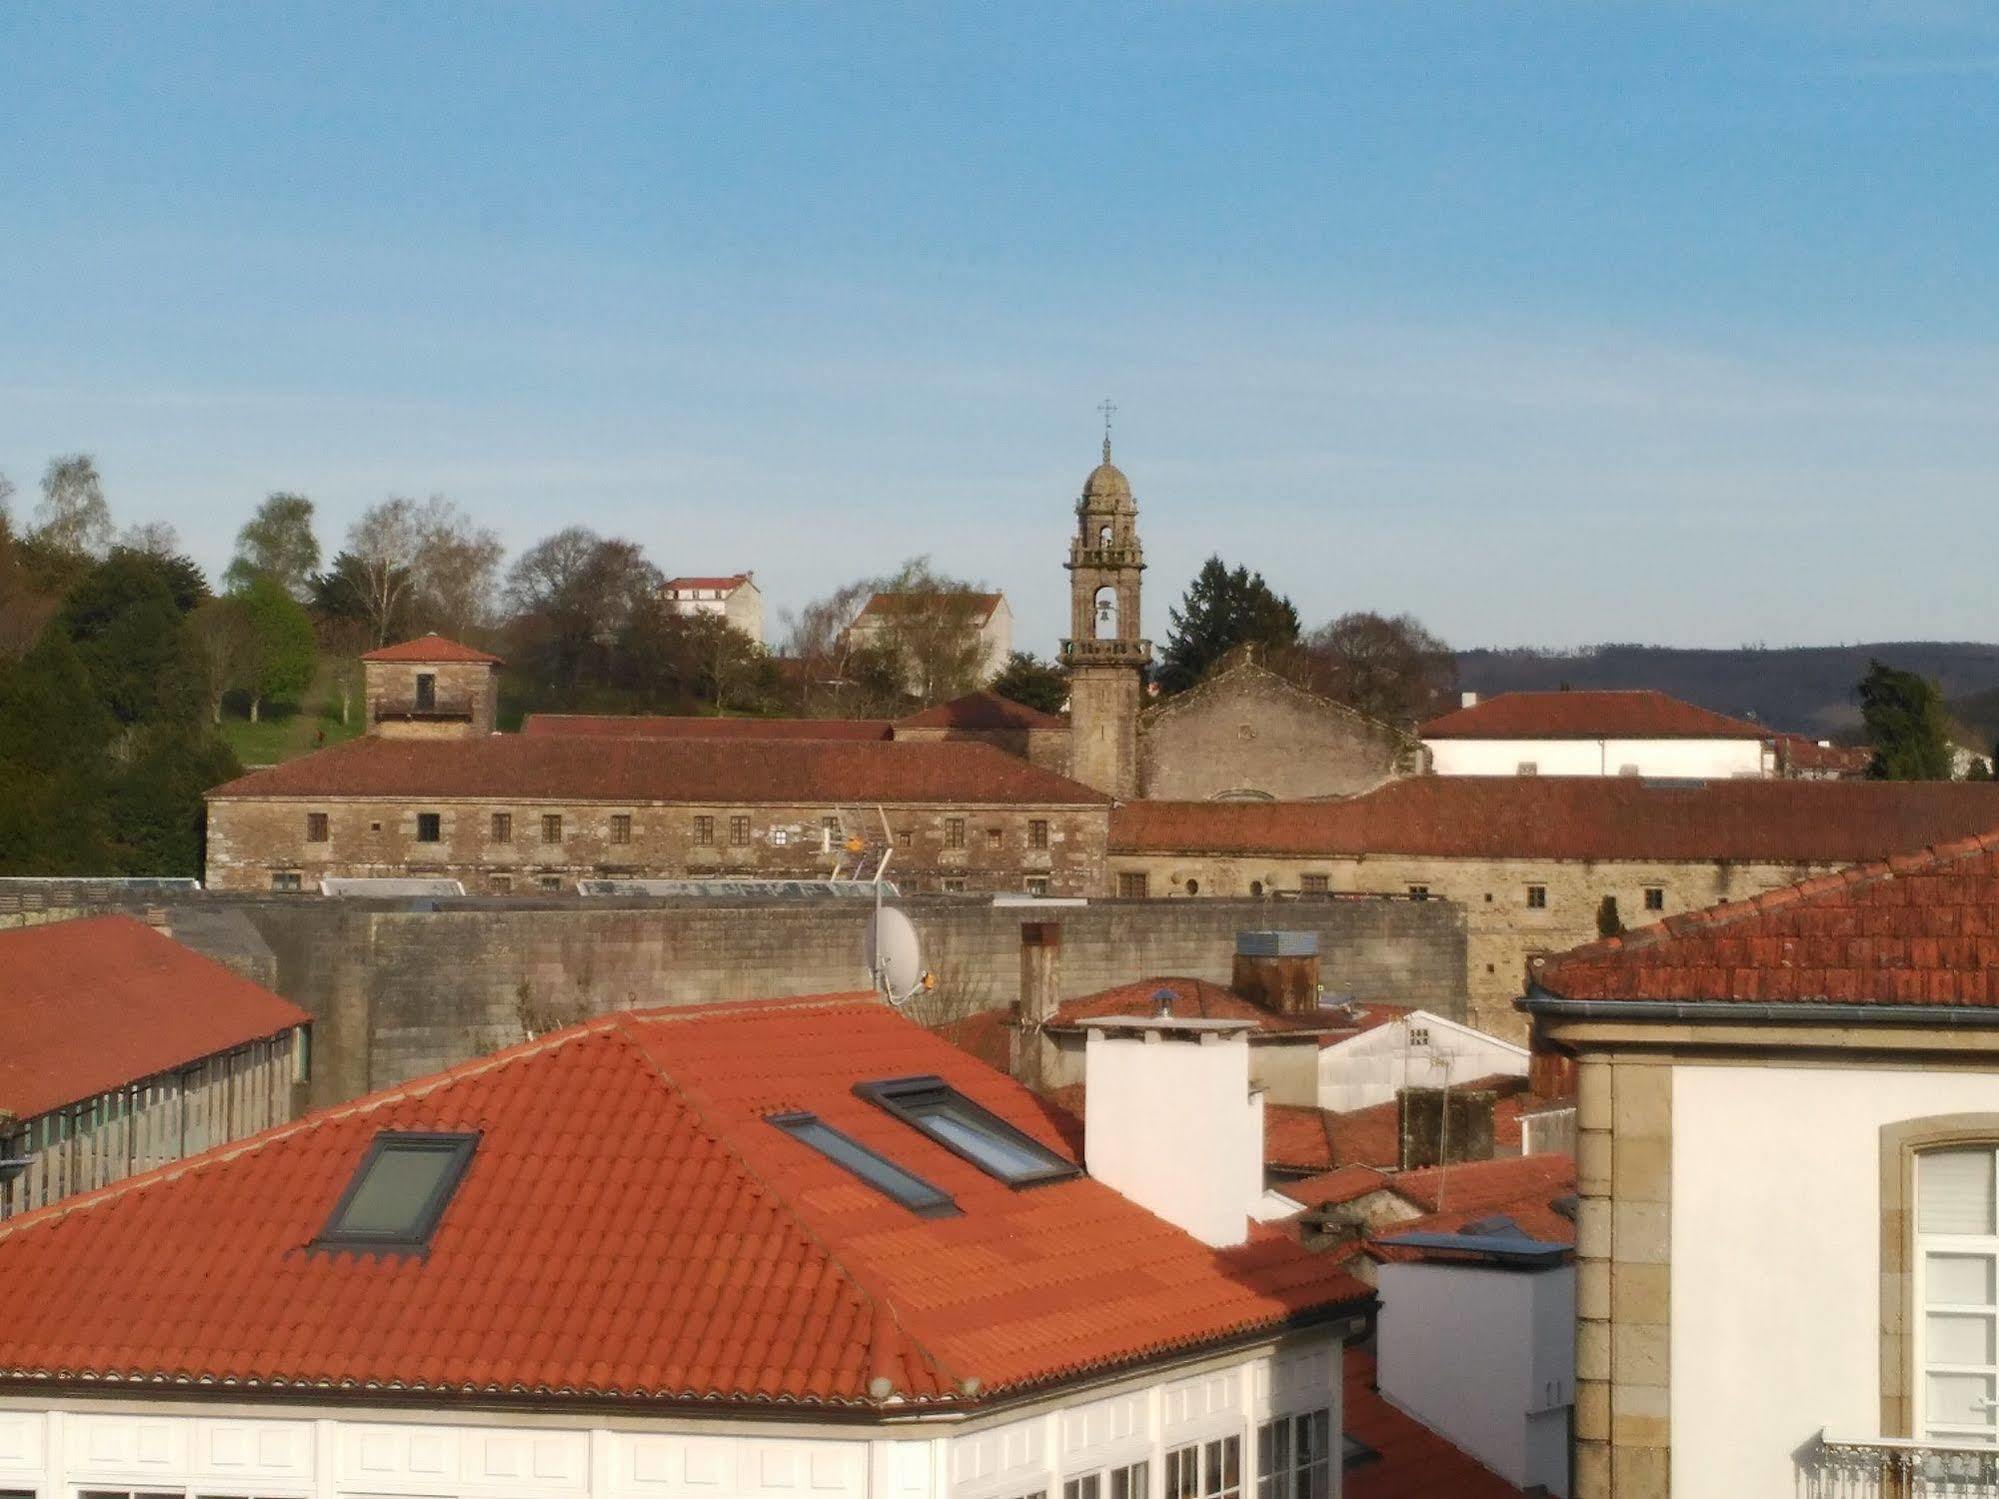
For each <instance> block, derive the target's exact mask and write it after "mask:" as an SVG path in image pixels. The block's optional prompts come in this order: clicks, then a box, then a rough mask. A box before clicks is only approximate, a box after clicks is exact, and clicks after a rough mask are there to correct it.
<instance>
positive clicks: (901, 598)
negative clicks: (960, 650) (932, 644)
mask: <svg viewBox="0 0 1999 1499" xmlns="http://www.w3.org/2000/svg"><path fill="white" fill-rule="evenodd" d="M1004 597H1005V595H1003V594H997V593H966V594H962V595H958V594H945V595H941V596H940V595H936V594H929V593H874V594H870V595H868V601H867V603H865V604H863V605H862V606H861V618H863V619H865V618H866V617H867V616H868V615H870V614H895V613H899V612H905V611H907V610H908V609H910V608H911V607H912V606H916V605H922V606H925V607H927V606H928V605H929V604H931V603H932V602H933V601H937V600H939V599H940V598H952V599H956V598H962V599H964V600H965V601H966V602H967V603H968V604H969V605H970V607H971V609H972V612H973V613H974V614H976V615H978V617H979V618H980V619H982V620H986V619H991V618H992V614H993V611H994V610H995V609H997V608H999V606H1000V601H1001V599H1002V598H1004Z"/></svg>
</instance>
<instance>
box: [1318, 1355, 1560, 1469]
mask: <svg viewBox="0 0 1999 1499" xmlns="http://www.w3.org/2000/svg"><path fill="white" fill-rule="evenodd" d="M1343 1396H1344V1398H1343V1400H1342V1402H1341V1407H1340V1412H1341V1424H1342V1426H1343V1427H1344V1429H1345V1431H1346V1434H1347V1435H1349V1436H1351V1437H1353V1438H1354V1439H1355V1440H1356V1441H1358V1442H1361V1443H1362V1444H1364V1445H1365V1446H1366V1447H1368V1448H1369V1449H1370V1450H1371V1451H1372V1452H1374V1453H1375V1454H1376V1456H1375V1457H1374V1458H1372V1459H1370V1460H1369V1461H1366V1462H1362V1463H1359V1464H1356V1465H1355V1466H1354V1467H1352V1468H1349V1469H1347V1470H1346V1472H1345V1473H1344V1474H1343V1475H1342V1476H1341V1482H1340V1493H1341V1494H1342V1496H1344V1499H1522V1495H1523V1492H1524V1491H1523V1490H1520V1489H1517V1488H1515V1487H1514V1486H1513V1485H1512V1484H1510V1483H1508V1482H1507V1481H1506V1480H1505V1479H1503V1478H1501V1477H1500V1476H1499V1475H1498V1474H1497V1473H1495V1472H1493V1471H1492V1470H1491V1469H1490V1468H1488V1467H1485V1466H1484V1465H1483V1464H1481V1463H1480V1462H1478V1460H1477V1459H1475V1458H1473V1457H1472V1456H1471V1454H1469V1453H1467V1452H1465V1451H1464V1450H1462V1449H1461V1448H1458V1447H1454V1446H1452V1445H1451V1444H1450V1442H1448V1441H1446V1440H1445V1439H1444V1438H1443V1437H1441V1436H1439V1435H1437V1433H1436V1432H1434V1431H1432V1430H1430V1428H1429V1427H1427V1426H1425V1425H1424V1424H1423V1423H1422V1422H1420V1421H1418V1420H1417V1419H1416V1418H1415V1417H1414V1416H1410V1415H1406V1414H1405V1413H1403V1412H1402V1411H1400V1410H1398V1409H1396V1408H1395V1407H1394V1406H1392V1405H1390V1404H1389V1403H1388V1401H1387V1399H1386V1398H1385V1397H1384V1396H1383V1395H1382V1393H1381V1391H1380V1390H1379V1389H1378V1388H1376V1386H1375V1359H1374V1354H1373V1353H1372V1352H1370V1351H1369V1350H1367V1349H1365V1348H1349V1349H1348V1350H1347V1353H1346V1384H1345V1388H1344V1390H1343ZM1537 1492H1538V1491H1537Z"/></svg>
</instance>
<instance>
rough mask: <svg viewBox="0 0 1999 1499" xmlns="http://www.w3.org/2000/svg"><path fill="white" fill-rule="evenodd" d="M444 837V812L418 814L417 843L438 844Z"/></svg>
mask: <svg viewBox="0 0 1999 1499" xmlns="http://www.w3.org/2000/svg"><path fill="white" fill-rule="evenodd" d="M443 837H444V814H443V813H442V812H419V813H417V814H416V841H417V842H418V843H437V842H439V841H441V840H442V839H443Z"/></svg>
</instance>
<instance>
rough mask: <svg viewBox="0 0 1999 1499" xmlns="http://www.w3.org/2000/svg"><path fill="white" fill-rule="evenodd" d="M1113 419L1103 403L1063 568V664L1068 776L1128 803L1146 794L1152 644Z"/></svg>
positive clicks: (1141, 558) (1134, 521) (1134, 511)
mask: <svg viewBox="0 0 1999 1499" xmlns="http://www.w3.org/2000/svg"><path fill="white" fill-rule="evenodd" d="M1114 410H1116V408H1115V407H1113V406H1112V405H1111V404H1110V403H1109V402H1108V401H1106V402H1105V403H1104V461H1103V462H1102V463H1100V464H1098V465H1097V467H1096V468H1095V469H1094V470H1092V471H1091V474H1090V477H1089V478H1088V479H1086V480H1085V481H1084V483H1083V494H1082V497H1081V498H1080V499H1078V500H1077V501H1076V536H1075V539H1074V540H1073V541H1071V542H1070V543H1069V560H1068V562H1067V563H1066V564H1064V565H1065V566H1066V567H1067V568H1068V569H1069V636H1070V638H1069V639H1067V640H1065V641H1063V642H1062V664H1063V665H1064V666H1066V667H1068V668H1069V774H1070V775H1071V776H1073V777H1074V778H1075V779H1076V780H1079V781H1081V782H1082V783H1083V784H1084V785H1086V786H1093V787H1095V788H1096V789H1097V790H1099V791H1102V792H1106V793H1108V794H1109V795H1111V796H1116V797H1121V798H1125V799H1127V800H1128V799H1130V798H1132V797H1135V796H1137V795H1138V793H1139V785H1138V710H1139V706H1140V703H1141V702H1142V701H1143V698H1144V689H1145V668H1146V667H1147V666H1149V665H1150V664H1151V662H1152V642H1151V641H1149V640H1141V639H1140V638H1139V634H1138V631H1139V618H1138V580H1139V574H1140V573H1142V572H1144V571H1145V553H1144V551H1143V549H1141V548H1140V546H1139V544H1138V506H1137V505H1136V504H1135V503H1134V502H1133V500H1132V497H1131V483H1130V481H1129V480H1127V479H1126V478H1125V476H1124V475H1123V474H1122V473H1120V472H1119V471H1118V468H1117V466H1116V465H1115V464H1113V463H1112V462H1111V431H1110V416H1111V413H1112V412H1113V411H1114Z"/></svg>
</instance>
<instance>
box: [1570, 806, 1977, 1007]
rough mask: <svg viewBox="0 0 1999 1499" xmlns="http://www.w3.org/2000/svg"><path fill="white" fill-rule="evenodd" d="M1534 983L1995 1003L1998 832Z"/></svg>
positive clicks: (1592, 994)
mask: <svg viewBox="0 0 1999 1499" xmlns="http://www.w3.org/2000/svg"><path fill="white" fill-rule="evenodd" d="M1825 784H1827V785H1838V784H1840V783H1838V782H1828V783H1825ZM1533 982H1534V985H1535V987H1536V988H1537V989H1539V990H1542V991H1545V992H1546V993H1548V994H1551V995H1555V996H1558V997H1561V998H1564V999H1621V1000H1679V1001H1702V1000H1756V1001H1766V1002H1767V1001H1775V1002H1785V1001H1811V1002H1813V1003H1818V1004H1827V1003H1831V1004H1856V1005H1857V1004H1869V1005H1898V1004H1900V1005H1908V1004H1921V1005H1969V1006H1994V1005H1999V835H1987V836H1985V837H1982V838H1968V839H1964V840H1961V841H1958V842H1955V843H1950V844H1946V845H1943V846H1941V847H1938V848H1935V849H1931V850H1928V851H1925V852H1921V853H1912V854H1906V855H1902V856H1900V857H1897V858H1893V859H1889V860H1887V861H1885V862H1881V863H1873V864H1864V865H1859V866H1856V867H1855V868H1852V869H1847V870H1843V871H1841V872H1840V873H1838V874H1830V875H1823V876H1821V877H1819V878H1817V879H1812V880H1806V881H1805V882H1804V883H1802V884H1798V885H1790V886H1786V887H1785V888H1784V889H1781V890H1772V891H1769V892H1767V893H1765V894H1762V895H1758V896H1755V897H1753V898H1751V899H1749V900H1746V901H1739V902H1734V903H1731V904H1728V905H1720V906H1714V907H1710V908H1709V909H1708V910H1705V911H1694V912H1689V913H1688V914H1686V915H1684V916H1671V917H1668V918H1667V919H1666V920H1665V921H1664V922H1662V923H1659V924H1658V925H1655V926H1648V927H1643V928H1640V929H1639V930H1637V931H1632V932H1627V933H1626V934H1625V935H1624V936H1622V937H1615V938H1611V939H1609V940H1608V941H1603V942H1592V943H1590V944H1589V945H1587V946H1585V947H1579V948H1576V949H1574V950H1573V951H1570V952H1567V953H1563V954H1561V955H1560V956H1557V957H1553V958H1549V959H1547V960H1545V961H1543V962H1542V963H1541V964H1540V965H1539V966H1538V967H1537V969H1536V970H1535V972H1534V973H1533Z"/></svg>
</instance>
